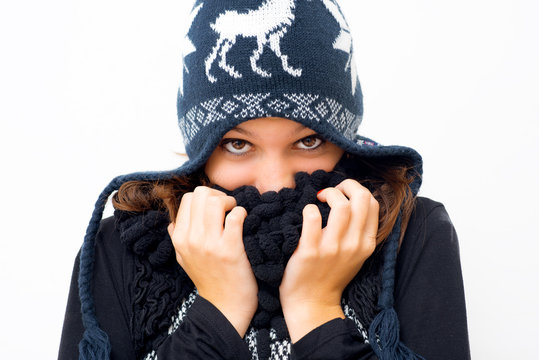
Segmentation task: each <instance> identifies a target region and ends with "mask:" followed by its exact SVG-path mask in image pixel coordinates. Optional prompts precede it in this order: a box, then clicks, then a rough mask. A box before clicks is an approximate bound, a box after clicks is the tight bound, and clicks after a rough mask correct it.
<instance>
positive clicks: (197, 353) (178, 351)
mask: <svg viewBox="0 0 539 360" xmlns="http://www.w3.org/2000/svg"><path fill="white" fill-rule="evenodd" d="M156 353H157V358H158V359H159V360H167V359H185V360H195V359H200V360H206V359H208V360H211V359H234V360H236V359H237V360H242V359H243V360H250V359H251V353H250V351H249V349H248V347H247V344H246V343H245V342H244V341H243V339H242V338H241V337H240V335H239V334H238V332H237V331H236V329H235V328H234V327H233V326H232V324H231V323H230V322H229V321H228V320H227V318H226V317H225V316H224V315H223V314H222V313H221V312H220V311H219V309H217V308H216V307H215V306H213V305H212V304H211V303H210V302H209V301H207V300H206V299H204V298H203V297H201V296H197V298H196V300H195V301H194V303H193V305H191V307H190V308H189V310H188V311H187V313H186V316H185V318H184V319H183V321H182V323H181V325H180V326H179V328H178V329H177V330H176V331H175V332H174V333H173V334H172V335H170V336H169V337H168V338H167V339H166V340H165V341H164V342H163V344H161V346H160V347H159V349H157V351H156Z"/></svg>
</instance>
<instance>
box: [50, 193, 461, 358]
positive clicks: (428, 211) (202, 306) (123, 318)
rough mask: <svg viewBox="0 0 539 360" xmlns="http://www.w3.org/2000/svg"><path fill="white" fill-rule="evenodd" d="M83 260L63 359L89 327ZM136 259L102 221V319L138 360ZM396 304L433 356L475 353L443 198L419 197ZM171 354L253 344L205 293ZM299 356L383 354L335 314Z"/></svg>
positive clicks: (233, 351) (115, 342)
mask: <svg viewBox="0 0 539 360" xmlns="http://www.w3.org/2000/svg"><path fill="white" fill-rule="evenodd" d="M78 270H79V256H77V259H76V261H75V267H74V270H73V277H72V280H71V288H70V292H69V299H68V304H67V310H66V315H65V320H64V328H63V333H62V339H61V344H60V352H59V359H61V360H64V359H77V358H78V343H79V341H80V340H81V338H82V334H83V332H84V329H83V326H82V319H81V312H80V301H79V297H78V285H77V279H78V272H79V271H78ZM134 273H135V271H134V258H133V254H132V253H131V252H130V251H128V250H127V249H126V248H125V246H124V245H123V244H122V243H121V242H120V238H119V233H118V231H117V229H116V228H115V224H114V219H113V218H107V219H105V220H103V221H102V223H101V227H100V230H99V233H98V235H97V239H96V253H95V270H94V298H95V304H96V312H97V319H98V321H99V323H100V325H101V328H102V329H103V330H104V331H105V332H106V333H107V334H108V335H109V338H110V342H111V345H112V354H111V359H113V360H117V359H135V352H134V346H133V341H132V339H131V335H130V334H131V331H130V319H131V313H130V312H131V310H130V309H131V307H130V306H129V304H130V303H131V299H132V294H131V284H132V282H133V276H134ZM396 276H397V277H396V288H395V294H394V296H395V309H396V311H397V314H398V316H399V321H400V336H401V340H402V342H403V343H404V344H406V345H407V346H408V347H409V348H410V349H411V350H413V351H414V352H415V353H417V354H419V355H421V356H423V357H424V358H426V359H439V360H444V359H452V360H454V359H457V360H460V359H463V360H465V359H469V358H470V352H469V343H468V332H467V323H466V307H465V301H464V289H463V283H462V273H461V267H460V258H459V247H458V240H457V235H456V233H455V230H454V228H453V225H452V223H451V220H450V219H449V216H448V215H447V212H446V211H445V208H444V207H443V205H442V204H440V203H437V202H434V201H432V200H429V199H426V198H418V200H417V206H416V209H415V210H414V212H413V214H412V217H411V219H410V222H409V224H408V228H407V231H406V234H405V237H404V240H403V243H402V246H401V249H400V252H399V257H398V262H397V269H396ZM156 353H157V356H158V359H159V360H164V359H251V353H250V352H249V350H248V347H247V344H246V342H245V341H244V340H243V339H242V338H241V337H240V336H239V334H238V333H237V332H236V330H235V329H234V327H233V326H232V325H231V324H230V323H229V322H228V320H227V319H226V318H225V317H224V316H223V315H222V314H221V313H220V311H219V310H218V309H217V308H215V307H214V306H213V305H212V304H211V303H209V302H208V301H206V300H205V299H203V298H202V297H200V296H198V297H197V298H196V300H195V302H194V304H193V305H192V306H191V308H189V310H188V311H187V314H186V316H185V318H184V320H183V322H182V324H181V325H180V327H179V328H178V330H177V331H176V332H174V333H173V334H172V335H171V336H169V337H168V338H167V340H166V341H165V342H164V343H163V344H162V345H161V346H160V347H159V349H156ZM292 356H293V357H294V358H296V359H328V360H329V359H339V360H341V359H376V356H375V355H374V353H373V351H372V349H371V347H370V345H369V344H365V343H364V342H363V338H362V337H361V335H360V334H359V332H358V331H357V330H356V327H355V324H354V323H353V321H352V320H350V319H334V320H332V321H329V322H327V323H326V324H323V325H322V326H320V327H318V328H316V329H314V330H313V331H311V332H310V333H309V334H307V335H305V336H304V337H303V338H302V339H300V340H299V341H298V342H297V343H295V344H293V345H292Z"/></svg>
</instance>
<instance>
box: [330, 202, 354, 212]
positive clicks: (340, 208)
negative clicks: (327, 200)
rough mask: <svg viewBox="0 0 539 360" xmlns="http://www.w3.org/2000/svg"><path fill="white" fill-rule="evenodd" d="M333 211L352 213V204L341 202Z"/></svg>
mask: <svg viewBox="0 0 539 360" xmlns="http://www.w3.org/2000/svg"><path fill="white" fill-rule="evenodd" d="M333 209H334V210H335V211H338V212H342V213H346V212H349V211H350V202H349V201H347V200H344V201H339V202H338V203H337V204H335V205H334V207H333Z"/></svg>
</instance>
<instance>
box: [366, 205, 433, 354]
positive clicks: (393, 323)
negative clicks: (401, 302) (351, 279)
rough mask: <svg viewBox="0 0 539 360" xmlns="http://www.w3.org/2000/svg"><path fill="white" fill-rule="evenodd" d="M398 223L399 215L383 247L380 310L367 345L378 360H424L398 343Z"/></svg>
mask: <svg viewBox="0 0 539 360" xmlns="http://www.w3.org/2000/svg"><path fill="white" fill-rule="evenodd" d="M401 223H402V212H401V213H400V214H399V216H398V218H397V221H396V222H395V225H394V227H393V230H392V231H391V234H390V235H389V237H388V239H387V241H386V244H385V245H384V264H383V270H382V271H383V272H382V290H381V293H380V297H379V298H378V307H379V308H380V309H381V310H380V312H379V313H378V314H377V315H376V317H375V318H374V319H373V321H372V323H371V325H370V327H369V342H370V344H371V346H372V349H373V350H374V352H375V353H376V356H378V358H379V359H380V360H395V359H398V360H424V358H423V357H421V356H419V355H417V354H415V353H414V352H413V351H412V350H410V349H409V348H408V347H406V345H404V344H403V343H402V342H401V341H400V334H399V330H400V325H399V319H398V317H397V312H396V311H395V309H394V307H393V306H394V298H393V292H394V289H395V266H396V264H397V253H398V249H399V238H400V229H401Z"/></svg>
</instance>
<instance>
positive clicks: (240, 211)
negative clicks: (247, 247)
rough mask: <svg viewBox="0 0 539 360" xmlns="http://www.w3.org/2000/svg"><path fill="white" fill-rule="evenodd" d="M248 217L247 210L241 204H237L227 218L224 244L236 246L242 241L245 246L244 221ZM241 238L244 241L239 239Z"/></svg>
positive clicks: (225, 245)
mask: <svg viewBox="0 0 539 360" xmlns="http://www.w3.org/2000/svg"><path fill="white" fill-rule="evenodd" d="M246 217H247V210H245V208H243V207H241V206H236V207H234V208H233V209H232V211H230V212H229V213H228V215H227V216H226V218H225V228H224V232H223V244H222V245H223V246H224V247H227V246H234V245H238V244H237V243H238V242H239V243H241V246H242V247H243V222H244V220H245V218H246ZM238 239H241V240H242V241H238Z"/></svg>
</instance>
